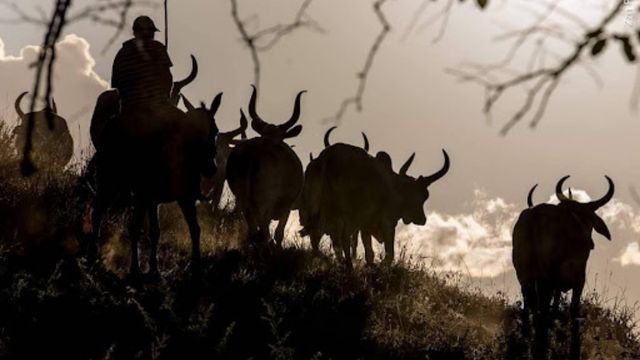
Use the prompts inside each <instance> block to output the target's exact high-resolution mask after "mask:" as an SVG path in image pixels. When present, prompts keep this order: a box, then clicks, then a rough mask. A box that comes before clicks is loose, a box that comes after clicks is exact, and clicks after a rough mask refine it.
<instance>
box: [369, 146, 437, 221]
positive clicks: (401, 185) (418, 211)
mask: <svg viewBox="0 0 640 360" xmlns="http://www.w3.org/2000/svg"><path fill="white" fill-rule="evenodd" d="M442 153H443V155H444V164H443V165H442V168H441V169H440V170H438V171H437V172H436V173H434V174H432V175H429V176H419V177H418V178H417V179H416V178H414V177H412V176H409V175H407V171H408V170H409V167H410V166H411V163H412V162H413V159H414V158H415V153H414V154H412V155H411V156H410V157H409V159H407V161H406V162H405V163H404V164H403V165H402V167H401V168H400V171H399V173H398V174H394V179H395V181H394V183H395V186H396V190H397V191H398V193H399V194H400V197H401V203H402V205H401V208H400V214H399V215H400V217H401V218H402V221H403V222H404V223H405V224H416V225H424V224H426V223H427V217H426V215H425V213H424V203H425V202H426V201H427V199H429V185H431V184H432V183H434V182H436V181H437V180H439V179H440V178H442V177H443V176H444V175H445V174H446V173H447V172H448V171H449V166H450V162H449V155H448V154H447V152H446V151H445V150H442ZM376 160H377V161H379V162H380V163H381V164H382V165H383V166H385V167H387V168H388V169H390V170H391V169H392V168H391V157H390V156H389V155H388V154H387V153H386V152H384V151H381V152H378V154H377V155H376ZM391 171H393V170H391Z"/></svg>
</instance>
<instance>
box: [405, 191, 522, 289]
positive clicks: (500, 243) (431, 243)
mask: <svg viewBox="0 0 640 360" xmlns="http://www.w3.org/2000/svg"><path fill="white" fill-rule="evenodd" d="M517 215H518V209H517V207H516V206H515V205H514V204H509V203H506V202H505V201H504V200H503V199H502V198H499V197H498V198H490V197H489V196H488V195H487V194H486V193H485V192H484V191H481V190H476V191H475V192H474V200H473V202H472V203H471V209H470V212H469V213H461V214H456V215H446V214H440V213H438V212H431V213H429V215H428V221H427V224H426V225H425V226H423V227H419V226H415V225H409V226H400V227H399V228H398V231H397V235H396V246H397V247H398V248H399V250H400V251H401V252H403V253H405V254H406V255H407V256H408V257H409V258H410V259H411V260H413V261H418V262H423V263H425V264H426V265H429V266H431V268H433V269H434V270H436V271H452V272H460V273H463V274H467V275H470V276H473V277H494V276H497V275H500V274H502V273H503V272H505V271H507V270H508V269H509V268H510V267H511V228H512V226H513V223H514V221H515V219H516V217H517Z"/></svg>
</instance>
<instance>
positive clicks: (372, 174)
mask: <svg viewBox="0 0 640 360" xmlns="http://www.w3.org/2000/svg"><path fill="white" fill-rule="evenodd" d="M318 160H319V161H320V162H321V164H322V169H321V170H320V171H321V172H322V176H321V178H322V185H316V187H319V188H321V190H320V192H321V196H319V198H320V206H319V211H318V213H319V214H320V216H321V217H322V221H323V222H325V223H326V224H324V226H328V227H332V225H335V224H334V223H335V222H336V221H344V220H348V221H349V222H350V223H351V225H352V227H355V228H360V227H363V226H366V225H368V224H369V223H370V222H371V221H372V220H373V221H375V220H380V217H381V216H384V214H385V213H386V212H387V211H389V210H390V209H392V208H393V207H394V204H393V199H394V196H395V195H394V189H393V186H392V185H391V179H390V177H389V174H388V173H386V172H385V170H384V168H383V167H382V165H381V164H380V163H379V162H378V161H377V160H376V159H375V158H373V157H371V156H370V155H369V154H367V153H366V152H365V151H364V150H363V149H361V148H358V147H355V146H351V145H346V144H335V145H332V146H330V147H328V148H326V149H325V150H324V151H323V152H322V153H321V154H320V156H319V157H318Z"/></svg>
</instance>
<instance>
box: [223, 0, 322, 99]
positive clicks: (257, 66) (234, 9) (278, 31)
mask: <svg viewBox="0 0 640 360" xmlns="http://www.w3.org/2000/svg"><path fill="white" fill-rule="evenodd" d="M230 1H231V18H232V19H233V22H234V24H235V25H236V28H237V29H238V32H240V36H241V37H242V41H243V42H244V43H245V45H246V46H247V47H248V48H249V52H250V54H251V61H252V63H253V79H254V80H253V83H254V85H255V86H256V88H258V89H259V88H260V75H261V63H260V56H259V52H265V51H268V50H271V49H272V48H273V47H275V46H276V44H278V43H279V42H280V40H282V38H284V37H285V36H286V35H289V34H291V33H293V32H294V31H295V30H297V29H299V28H302V27H307V28H310V29H313V30H315V31H318V32H324V29H323V28H322V27H320V25H318V23H317V22H315V21H314V20H313V19H311V18H310V17H309V16H308V15H307V14H306V11H307V9H308V8H309V6H310V5H311V3H312V1H313V0H304V2H303V3H302V5H301V6H300V8H299V9H298V11H297V12H296V16H295V18H294V19H293V21H291V22H290V23H287V24H276V25H273V26H271V27H268V28H265V29H263V30H259V31H256V32H255V33H249V31H248V30H247V25H246V23H247V21H248V20H245V21H243V20H242V19H241V18H240V15H239V13H238V0H230ZM261 41H265V43H264V44H260V42H261Z"/></svg>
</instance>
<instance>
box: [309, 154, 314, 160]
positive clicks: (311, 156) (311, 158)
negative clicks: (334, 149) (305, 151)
mask: <svg viewBox="0 0 640 360" xmlns="http://www.w3.org/2000/svg"><path fill="white" fill-rule="evenodd" d="M309 161H313V153H309Z"/></svg>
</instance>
